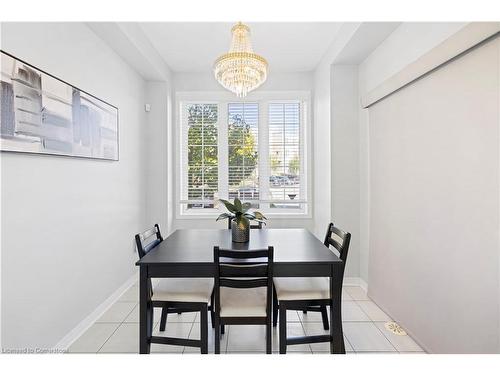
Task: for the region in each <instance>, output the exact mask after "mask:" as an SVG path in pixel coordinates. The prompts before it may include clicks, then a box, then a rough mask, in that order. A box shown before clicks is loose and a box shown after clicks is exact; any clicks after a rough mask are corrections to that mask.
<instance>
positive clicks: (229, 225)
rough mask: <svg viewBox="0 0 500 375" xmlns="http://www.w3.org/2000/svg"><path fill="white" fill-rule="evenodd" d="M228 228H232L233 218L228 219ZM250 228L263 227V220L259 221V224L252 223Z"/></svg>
mask: <svg viewBox="0 0 500 375" xmlns="http://www.w3.org/2000/svg"><path fill="white" fill-rule="evenodd" d="M227 229H231V219H227ZM250 229H262V222H260V221H259V222H257V224H250Z"/></svg>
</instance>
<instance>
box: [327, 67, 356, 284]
mask: <svg viewBox="0 0 500 375" xmlns="http://www.w3.org/2000/svg"><path fill="white" fill-rule="evenodd" d="M331 76H332V86H331V90H332V97H331V111H332V113H331V121H332V126H331V163H332V167H331V168H332V185H331V186H332V190H331V194H332V195H331V200H332V211H331V212H332V213H331V215H332V220H333V222H334V223H335V225H337V226H338V227H339V228H342V229H344V230H346V231H348V232H350V233H351V235H352V237H351V243H350V246H349V255H348V258H347V264H346V276H351V277H358V276H359V241H360V234H359V220H360V204H359V202H360V201H359V186H360V181H359V178H360V176H359V127H358V108H359V96H358V67H357V65H337V64H335V65H332V69H331Z"/></svg>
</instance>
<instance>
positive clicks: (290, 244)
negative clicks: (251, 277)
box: [136, 228, 342, 266]
mask: <svg viewBox="0 0 500 375" xmlns="http://www.w3.org/2000/svg"><path fill="white" fill-rule="evenodd" d="M214 246H219V247H220V248H224V249H234V250H244V249H265V248H267V247H268V246H274V263H275V264H301V265H306V264H311V265H313V264H316V265H318V264H322V265H326V264H335V263H339V262H342V261H341V260H340V259H339V258H338V257H337V255H335V254H334V253H333V252H332V251H331V250H330V249H328V248H327V247H326V246H325V245H323V243H322V242H321V241H320V240H318V239H317V238H316V237H315V236H314V235H313V234H312V233H311V232H309V231H308V230H307V229H301V228H294V229H254V230H251V232H250V242H248V243H244V244H238V243H235V242H232V241H231V230H229V229H220V230H219V229H179V230H176V231H175V232H174V233H172V234H171V235H170V236H168V237H167V238H166V239H165V240H164V241H163V242H162V243H160V244H159V245H158V246H157V247H156V248H155V249H153V250H152V251H150V252H149V253H148V254H146V255H145V256H144V257H143V258H142V259H140V260H139V261H138V262H137V263H136V265H138V266H140V265H148V266H149V265H151V266H152V265H154V266H157V265H162V264H169V265H175V264H207V263H210V264H212V263H213V260H214V255H213V251H214V250H213V249H214Z"/></svg>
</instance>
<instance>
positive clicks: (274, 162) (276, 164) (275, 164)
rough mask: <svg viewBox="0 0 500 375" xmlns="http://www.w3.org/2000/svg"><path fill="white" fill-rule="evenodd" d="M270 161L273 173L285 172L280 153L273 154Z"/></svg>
mask: <svg viewBox="0 0 500 375" xmlns="http://www.w3.org/2000/svg"><path fill="white" fill-rule="evenodd" d="M269 163H270V164H271V173H272V174H279V173H280V172H283V166H282V165H281V160H280V159H279V158H278V155H274V154H273V155H271V158H270V160H269Z"/></svg>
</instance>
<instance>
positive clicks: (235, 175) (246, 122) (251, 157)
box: [227, 102, 259, 207]
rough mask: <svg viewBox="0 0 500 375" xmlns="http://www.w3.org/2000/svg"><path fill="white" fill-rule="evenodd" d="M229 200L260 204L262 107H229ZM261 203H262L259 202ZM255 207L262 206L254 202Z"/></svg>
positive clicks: (247, 105)
mask: <svg viewBox="0 0 500 375" xmlns="http://www.w3.org/2000/svg"><path fill="white" fill-rule="evenodd" d="M227 109H228V136H227V138H228V139H227V143H228V185H229V186H228V192H229V193H228V195H229V199H231V200H232V199H234V198H236V197H237V198H240V199H241V200H245V201H258V200H259V159H258V150H259V145H258V140H259V105H258V103H243V102H239V103H228V105H227ZM257 203H258V202H257ZM253 206H254V207H257V206H258V204H256V202H253Z"/></svg>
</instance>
